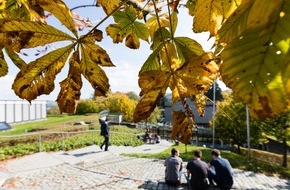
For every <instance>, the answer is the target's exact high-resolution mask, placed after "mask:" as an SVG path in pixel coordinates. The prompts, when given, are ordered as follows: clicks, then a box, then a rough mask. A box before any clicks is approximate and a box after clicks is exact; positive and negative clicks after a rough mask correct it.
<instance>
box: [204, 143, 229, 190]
mask: <svg viewBox="0 0 290 190" xmlns="http://www.w3.org/2000/svg"><path fill="white" fill-rule="evenodd" d="M211 155H212V157H213V159H212V160H211V161H210V163H209V171H208V179H209V182H210V184H212V185H213V184H214V182H215V183H216V185H217V186H218V187H219V188H221V189H231V187H232V186H233V183H234V181H233V173H232V166H231V164H230V162H229V161H228V160H227V159H225V158H222V157H221V153H220V151H219V150H217V149H213V150H212V152H211Z"/></svg>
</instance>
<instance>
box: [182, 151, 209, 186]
mask: <svg viewBox="0 0 290 190" xmlns="http://www.w3.org/2000/svg"><path fill="white" fill-rule="evenodd" d="M193 156H194V159H193V160H190V161H189V162H188V163H187V166H186V169H187V176H188V178H189V179H190V181H189V184H190V187H191V188H192V189H194V190H206V189H208V188H209V181H208V178H207V170H208V168H207V164H206V163H205V162H204V161H202V160H201V157H202V152H201V151H200V150H195V151H194V152H193Z"/></svg>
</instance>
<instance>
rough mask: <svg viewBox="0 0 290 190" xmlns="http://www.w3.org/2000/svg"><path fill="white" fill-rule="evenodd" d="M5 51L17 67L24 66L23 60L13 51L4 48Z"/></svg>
mask: <svg viewBox="0 0 290 190" xmlns="http://www.w3.org/2000/svg"><path fill="white" fill-rule="evenodd" d="M5 52H6V54H7V55H8V56H9V58H10V59H11V60H12V62H13V63H14V64H15V65H16V66H17V67H18V68H19V69H21V68H22V67H25V66H26V63H25V61H24V60H23V59H21V57H20V56H19V55H18V54H17V53H16V52H15V51H12V50H9V49H7V48H5Z"/></svg>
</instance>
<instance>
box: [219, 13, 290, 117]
mask: <svg viewBox="0 0 290 190" xmlns="http://www.w3.org/2000/svg"><path fill="white" fill-rule="evenodd" d="M289 20H290V19H289ZM289 20H288V21H287V22H289ZM288 24H289V26H290V23H288ZM273 31H275V30H273V28H272V27H271V28H269V30H268V32H267V33H265V32H264V33H261V28H257V29H255V30H248V31H247V32H246V33H244V34H243V38H240V39H236V40H233V41H232V42H231V44H230V45H228V46H227V47H226V48H225V50H224V51H223V52H222V53H221V57H222V60H223V64H222V65H221V75H222V78H223V81H224V82H225V84H226V85H227V86H228V87H229V88H232V89H233V91H234V97H235V98H237V99H239V100H243V101H244V102H245V103H246V104H248V106H249V108H250V112H251V116H252V117H254V118H263V117H273V116H274V115H276V114H279V113H281V111H283V109H284V108H285V107H287V104H288V103H287V102H289V100H287V98H286V89H284V85H283V81H282V74H281V73H282V70H281V66H282V65H283V60H284V57H285V52H283V51H281V48H280V47H279V46H277V41H273V44H271V43H269V41H270V40H271V39H272V40H273V39H274V37H275V36H276V37H278V35H279V36H281V35H283V32H282V31H279V30H278V31H276V32H277V33H272V32H273ZM284 35H285V37H286V36H287V37H288V33H284ZM284 48H285V47H284ZM287 49H289V45H288V48H287ZM277 52H281V53H278V54H277ZM237 65H238V66H237Z"/></svg>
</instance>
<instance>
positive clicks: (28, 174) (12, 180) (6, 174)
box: [0, 141, 290, 190]
mask: <svg viewBox="0 0 290 190" xmlns="http://www.w3.org/2000/svg"><path fill="white" fill-rule="evenodd" d="M170 146H171V143H169V142H167V141H162V142H161V143H160V144H147V145H142V146H139V147H121V146H119V147H116V146H111V147H109V149H110V151H107V152H104V151H101V150H100V148H99V147H98V146H96V145H93V146H88V147H85V148H81V149H77V150H73V151H68V152H63V151H60V152H53V153H47V152H41V153H36V154H33V155H29V156H24V157H22V158H19V159H14V160H10V161H8V162H2V163H1V164H0V168H1V170H2V171H0V186H1V185H2V187H0V189H3V190H4V189H6V190H10V189H11V190H12V189H13V190H20V189H21V190H70V189H74V190H91V189H92V190H93V189H99V190H114V189H115V190H125V189H152V190H167V189H172V190H173V189H178V190H183V189H188V187H187V186H186V185H185V184H186V182H185V179H184V177H183V178H182V183H183V185H181V186H180V187H176V188H174V187H169V186H167V185H166V184H165V183H164V166H163V163H164V161H162V160H156V159H145V158H131V157H125V156H121V155H120V153H129V152H131V153H134V152H135V153H141V152H148V153H156V152H160V151H163V150H165V149H167V148H168V147H170ZM184 171H185V169H184ZM234 187H235V189H243V190H244V189H248V190H256V189H257V190H264V189H265V190H270V189H271V190H272V189H277V190H281V189H285V190H286V189H288V190H289V189H290V181H289V180H285V179H280V178H276V177H269V176H265V175H263V174H256V173H253V172H248V171H242V170H238V169H234Z"/></svg>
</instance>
